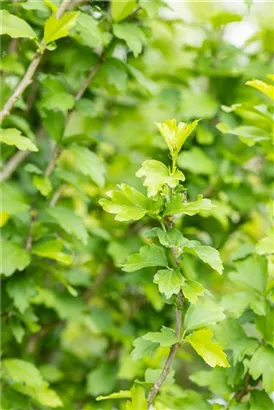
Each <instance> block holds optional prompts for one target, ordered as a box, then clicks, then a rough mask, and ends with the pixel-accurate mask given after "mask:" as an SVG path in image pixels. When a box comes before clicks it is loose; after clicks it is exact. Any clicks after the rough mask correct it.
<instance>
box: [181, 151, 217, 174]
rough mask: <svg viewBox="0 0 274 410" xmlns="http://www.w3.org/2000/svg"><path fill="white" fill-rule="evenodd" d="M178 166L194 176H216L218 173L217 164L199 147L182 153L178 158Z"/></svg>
mask: <svg viewBox="0 0 274 410" xmlns="http://www.w3.org/2000/svg"><path fill="white" fill-rule="evenodd" d="M178 166H179V167H180V168H182V169H186V170H188V171H190V172H191V173H192V174H203V175H214V173H215V172H216V166H215V163H214V162H213V161H212V159H211V158H210V156H209V155H207V154H206V153H205V152H204V151H202V150H201V149H200V148H198V147H193V148H192V149H191V150H189V151H182V152H181V153H180V154H179V156H178Z"/></svg>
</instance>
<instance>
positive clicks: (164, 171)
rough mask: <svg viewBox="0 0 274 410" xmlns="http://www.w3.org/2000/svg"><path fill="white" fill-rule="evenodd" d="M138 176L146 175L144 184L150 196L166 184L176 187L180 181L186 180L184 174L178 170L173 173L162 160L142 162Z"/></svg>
mask: <svg viewBox="0 0 274 410" xmlns="http://www.w3.org/2000/svg"><path fill="white" fill-rule="evenodd" d="M136 176H137V177H139V178H141V177H145V181H144V186H145V187H147V190H148V197H152V196H155V195H157V194H158V192H160V191H161V190H162V189H163V187H164V186H165V185H168V186H169V187H170V188H175V187H176V185H177V184H178V183H179V181H184V180H185V176H184V174H183V173H182V172H181V171H179V170H176V171H175V173H174V174H171V172H170V170H169V169H168V168H167V167H166V166H165V164H163V163H162V162H160V161H155V160H147V161H144V162H143V163H142V167H141V168H140V169H139V170H138V171H137V172H136Z"/></svg>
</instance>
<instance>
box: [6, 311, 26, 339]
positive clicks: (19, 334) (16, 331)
mask: <svg viewBox="0 0 274 410" xmlns="http://www.w3.org/2000/svg"><path fill="white" fill-rule="evenodd" d="M9 326H10V330H11V333H12V334H13V336H14V337H15V340H16V341H17V343H22V341H23V338H24V336H25V334H26V332H25V329H24V328H23V326H22V325H21V322H20V320H19V319H17V318H16V317H11V318H10V320H9Z"/></svg>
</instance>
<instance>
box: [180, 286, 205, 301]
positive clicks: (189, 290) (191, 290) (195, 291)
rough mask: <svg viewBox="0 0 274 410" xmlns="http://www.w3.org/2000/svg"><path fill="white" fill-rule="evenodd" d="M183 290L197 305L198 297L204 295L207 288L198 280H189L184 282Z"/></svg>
mask: <svg viewBox="0 0 274 410" xmlns="http://www.w3.org/2000/svg"><path fill="white" fill-rule="evenodd" d="M183 291H184V295H185V297H186V298H187V299H188V300H189V301H190V302H191V303H193V304H194V305H195V303H197V300H198V297H199V296H203V294H204V292H205V288H204V287H203V285H201V284H200V283H198V282H195V281H192V280H187V281H186V282H185V283H184V286H183Z"/></svg>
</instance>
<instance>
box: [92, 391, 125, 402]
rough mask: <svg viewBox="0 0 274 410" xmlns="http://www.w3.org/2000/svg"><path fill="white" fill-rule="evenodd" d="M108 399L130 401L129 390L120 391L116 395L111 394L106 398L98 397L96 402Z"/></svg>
mask: <svg viewBox="0 0 274 410" xmlns="http://www.w3.org/2000/svg"><path fill="white" fill-rule="evenodd" d="M109 399H111V400H112V399H131V391H130V390H120V391H119V392H117V393H111V394H109V395H107V396H99V397H97V398H96V400H97V401H101V400H109Z"/></svg>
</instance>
